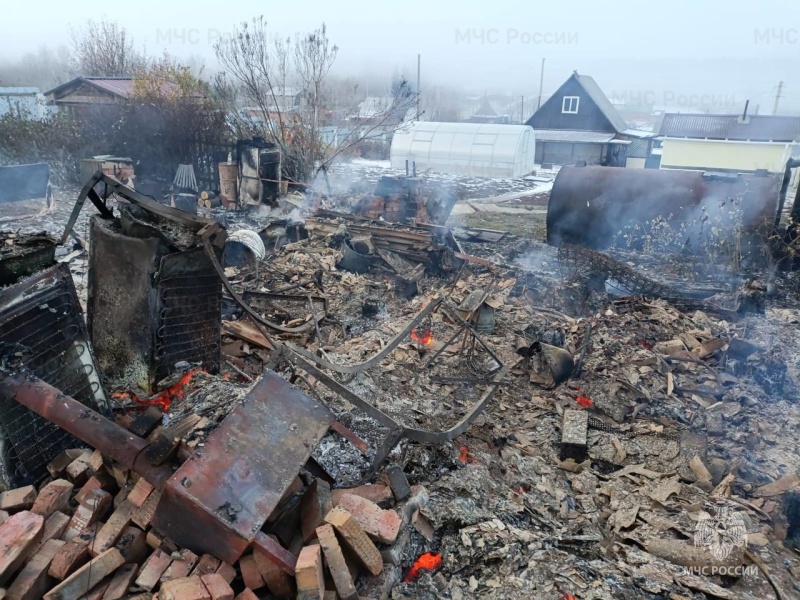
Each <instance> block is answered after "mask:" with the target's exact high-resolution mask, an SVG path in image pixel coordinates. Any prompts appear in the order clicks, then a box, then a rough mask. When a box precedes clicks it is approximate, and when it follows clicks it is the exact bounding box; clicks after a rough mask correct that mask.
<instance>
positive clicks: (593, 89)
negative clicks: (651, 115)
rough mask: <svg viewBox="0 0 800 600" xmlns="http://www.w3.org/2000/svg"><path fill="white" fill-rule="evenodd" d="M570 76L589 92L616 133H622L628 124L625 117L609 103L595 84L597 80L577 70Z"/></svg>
mask: <svg viewBox="0 0 800 600" xmlns="http://www.w3.org/2000/svg"><path fill="white" fill-rule="evenodd" d="M572 76H573V77H574V78H575V80H576V81H577V82H578V83H579V84H580V85H581V87H582V88H583V89H584V90H586V93H587V94H589V97H590V98H591V99H592V100H593V101H594V103H595V104H596V105H597V108H599V109H600V112H602V113H603V116H605V118H606V119H608V122H609V123H611V125H612V126H613V127H614V129H616V130H617V133H622V132H623V131H625V130H626V129H628V124H627V123H626V122H625V119H623V118H622V116H620V114H619V113H618V112H617V109H616V108H614V105H613V104H611V100H609V99H608V98H607V97H606V95H605V94H604V93H603V90H601V89H600V86H599V85H597V82H596V81H595V80H594V79H593V78H592V77H590V76H589V75H578V72H577V71H575V72H574V73H573V74H572Z"/></svg>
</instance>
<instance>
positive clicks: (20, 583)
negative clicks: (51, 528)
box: [6, 540, 66, 600]
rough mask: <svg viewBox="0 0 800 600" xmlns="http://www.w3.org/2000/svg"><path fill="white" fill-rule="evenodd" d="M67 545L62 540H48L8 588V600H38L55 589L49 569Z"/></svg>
mask: <svg viewBox="0 0 800 600" xmlns="http://www.w3.org/2000/svg"><path fill="white" fill-rule="evenodd" d="M65 543H66V542H62V541H61V540H48V541H47V542H46V543H45V544H44V545H43V546H42V548H41V550H39V551H38V552H37V553H36V554H34V555H33V557H32V558H31V559H30V560H29V561H28V564H26V565H25V567H24V568H23V569H22V571H20V573H19V575H17V578H16V579H14V583H12V584H11V586H10V587H9V588H8V594H7V595H6V599H7V600H38V599H39V598H41V597H42V596H44V594H45V592H46V591H47V590H49V589H50V588H51V587H53V580H52V578H51V577H50V576H49V575H48V574H47V569H48V568H49V567H50V563H51V562H52V561H53V557H54V556H55V555H56V553H57V552H58V551H59V550H60V549H61V547H62V546H63V545H64V544H65Z"/></svg>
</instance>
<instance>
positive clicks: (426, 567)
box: [403, 552, 442, 583]
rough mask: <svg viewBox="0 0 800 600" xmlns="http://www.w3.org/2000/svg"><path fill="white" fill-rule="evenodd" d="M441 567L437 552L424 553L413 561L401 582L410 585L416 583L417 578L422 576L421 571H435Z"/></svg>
mask: <svg viewBox="0 0 800 600" xmlns="http://www.w3.org/2000/svg"><path fill="white" fill-rule="evenodd" d="M441 566H442V555H441V554H439V553H438V552H436V553H434V552H426V553H425V554H423V555H422V556H420V557H419V558H418V559H417V560H415V561H414V564H413V565H412V566H411V568H410V569H409V570H408V573H406V576H405V578H404V579H403V581H405V582H406V583H410V582H412V581H416V579H417V577H419V576H420V575H421V574H422V571H435V570H436V569H438V568H439V567H441Z"/></svg>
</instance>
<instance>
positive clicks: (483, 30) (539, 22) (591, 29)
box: [0, 0, 800, 114]
mask: <svg viewBox="0 0 800 600" xmlns="http://www.w3.org/2000/svg"><path fill="white" fill-rule="evenodd" d="M98 7H101V8H100V9H99V8H98ZM98 9H99V10H101V12H97V11H98ZM260 14H264V15H265V17H266V18H267V20H268V21H269V24H270V26H271V28H273V29H274V30H275V32H276V34H280V35H281V36H284V37H285V36H289V35H293V34H294V33H296V32H303V31H309V30H311V29H313V28H315V27H317V26H318V25H319V24H321V23H322V22H323V21H324V22H325V23H326V24H327V26H328V30H329V37H330V38H331V40H332V41H333V42H335V43H336V44H337V45H338V46H339V56H338V59H337V62H336V65H335V68H334V72H335V73H336V74H339V75H347V76H352V77H356V78H358V77H367V76H374V75H376V74H377V75H379V74H382V73H385V74H386V77H387V79H388V78H389V77H391V74H392V72H393V71H394V70H395V68H401V69H403V70H404V72H405V73H406V74H408V75H410V76H411V77H412V78H414V77H416V56H417V53H420V54H421V55H422V91H423V93H424V91H425V87H426V85H428V86H430V85H434V84H442V85H450V86H457V87H459V88H462V89H467V90H470V91H473V92H475V93H482V92H483V91H484V90H486V91H488V92H490V93H494V92H497V93H514V94H524V95H526V96H527V97H530V98H534V97H535V96H536V95H537V94H538V90H539V70H540V66H541V59H542V58H546V59H547V62H546V66H545V84H544V91H543V94H544V95H545V96H547V95H548V93H552V92H553V91H554V89H555V88H556V87H557V86H558V85H559V84H560V83H562V82H563V80H564V79H566V78H567V77H568V76H569V74H570V73H571V72H572V70H573V69H577V70H578V71H579V72H581V73H585V74H589V75H592V76H593V77H594V78H595V79H596V80H597V81H598V83H599V84H600V86H601V87H602V88H603V91H604V92H606V94H607V95H608V96H609V97H612V96H615V97H618V98H622V97H626V96H627V97H631V96H633V97H635V96H636V95H637V94H638V95H642V96H646V97H648V98H651V99H652V100H653V102H654V103H655V104H657V105H668V104H670V101H674V102H673V103H674V104H677V105H678V106H676V107H675V108H679V107H680V104H681V102H682V101H688V100H690V99H691V98H690V96H702V97H705V98H706V99H708V100H709V101H710V102H712V103H713V102H714V101H715V100H716V101H717V103H718V104H719V110H716V111H715V112H736V111H738V110H740V108H741V106H740V105H743V104H744V101H745V100H747V99H749V100H751V103H753V104H754V105H759V106H760V107H761V112H762V113H765V114H771V111H772V103H773V102H774V97H775V92H776V89H777V84H778V82H779V81H783V82H784V93H783V98H782V99H781V111H780V112H782V113H784V112H795V113H800V2H797V0H762V1H760V2H758V3H744V2H739V1H736V0H734V1H733V2H731V1H730V0H672V1H671V2H665V3H658V4H657V3H652V2H646V1H645V0H638V1H636V2H631V1H627V0H624V1H617V2H596V1H590V0H572V1H568V0H565V1H555V2H517V1H502V0H501V1H499V2H498V1H495V2H486V1H480V2H477V1H466V0H461V1H451V0H446V1H442V0H436V1H434V0H426V1H421V0H406V1H405V2H401V3H381V2H376V1H375V0H372V1H369V2H367V1H361V0H339V1H322V0H305V1H301V2H285V1H284V2H264V1H263V0H262V1H256V0H236V1H235V2H197V1H193V2H182V1H180V0H173V1H172V2H167V1H165V0H137V1H136V2H121V3H119V2H118V3H97V2H89V0H73V1H72V2H69V3H67V2H60V3H56V2H47V3H45V5H43V4H42V3H23V2H14V3H11V4H10V6H8V7H5V8H4V14H3V21H2V23H0V34H2V37H1V38H0V39H2V40H3V41H2V44H3V54H2V55H3V57H4V58H15V57H18V56H21V55H22V54H24V53H25V52H31V51H35V50H36V49H37V48H38V47H39V46H41V45H43V44H44V45H48V46H51V47H57V46H59V45H61V44H65V45H68V44H69V41H70V35H69V26H70V25H74V26H80V25H82V24H83V23H84V22H85V20H86V19H88V18H93V17H94V18H98V17H100V16H103V15H104V16H105V17H107V18H108V19H110V20H116V21H119V22H120V23H122V24H123V25H124V26H125V27H126V28H127V30H128V31H129V32H130V34H131V35H132V36H133V38H134V41H135V43H136V46H137V47H138V48H140V49H142V48H143V49H145V50H146V51H147V53H148V54H150V55H159V54H161V53H162V52H163V51H164V50H167V51H169V53H170V54H173V55H175V56H177V57H179V58H186V57H189V56H194V57H196V58H201V59H203V60H204V61H205V63H206V65H207V68H208V69H209V70H214V69H215V68H216V64H215V63H216V61H215V58H214V53H213V48H212V45H213V41H214V39H216V38H217V37H218V36H219V35H224V34H225V33H226V32H228V31H230V29H231V27H232V26H233V25H234V24H236V23H239V22H241V21H243V20H249V19H250V18H251V17H253V16H256V15H260ZM728 105H730V108H726V107H727V106H728Z"/></svg>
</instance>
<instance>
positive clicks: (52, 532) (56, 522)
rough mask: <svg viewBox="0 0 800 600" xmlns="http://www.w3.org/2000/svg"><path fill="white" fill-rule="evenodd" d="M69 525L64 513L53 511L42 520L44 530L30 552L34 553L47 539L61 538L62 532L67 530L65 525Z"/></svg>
mask: <svg viewBox="0 0 800 600" xmlns="http://www.w3.org/2000/svg"><path fill="white" fill-rule="evenodd" d="M68 525H69V517H68V516H67V515H65V514H64V513H60V512H54V513H53V514H52V515H50V517H49V518H48V519H47V520H46V521H45V522H44V532H43V533H42V539H41V540H39V543H38V544H37V545H36V547H35V548H34V549H33V552H31V554H36V553H37V552H39V550H41V549H42V547H43V546H44V545H45V543H47V541H48V540H58V539H61V536H63V535H64V532H65V531H66V530H67V526H68Z"/></svg>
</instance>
